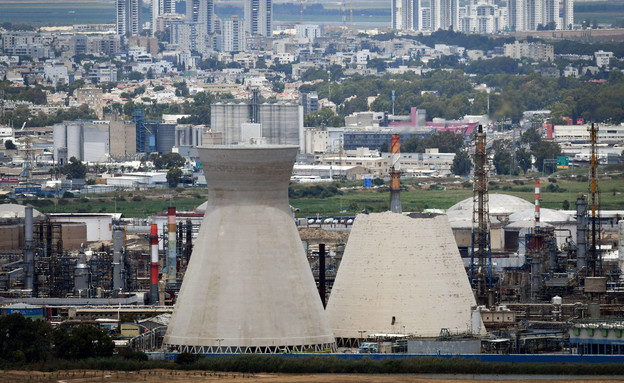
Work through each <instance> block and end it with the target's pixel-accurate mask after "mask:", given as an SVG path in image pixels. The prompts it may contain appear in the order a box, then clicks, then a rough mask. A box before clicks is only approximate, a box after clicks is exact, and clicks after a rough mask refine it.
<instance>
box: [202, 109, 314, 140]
mask: <svg viewBox="0 0 624 383" xmlns="http://www.w3.org/2000/svg"><path fill="white" fill-rule="evenodd" d="M256 115H257V119H256V117H255V116H256ZM249 122H252V123H256V124H261V125H262V129H261V132H262V133H261V134H262V137H264V138H265V139H266V143H267V144H270V145H298V146H299V148H301V149H303V148H304V134H303V107H302V106H301V105H298V104H290V103H286V104H284V103H261V104H257V105H254V104H253V103H235V102H215V103H213V104H212V105H211V117H210V123H211V124H210V126H211V129H212V131H213V132H221V133H223V143H224V144H227V145H229V144H237V143H248V142H243V141H245V140H244V138H245V134H244V132H243V127H244V126H245V124H247V123H249Z"/></svg>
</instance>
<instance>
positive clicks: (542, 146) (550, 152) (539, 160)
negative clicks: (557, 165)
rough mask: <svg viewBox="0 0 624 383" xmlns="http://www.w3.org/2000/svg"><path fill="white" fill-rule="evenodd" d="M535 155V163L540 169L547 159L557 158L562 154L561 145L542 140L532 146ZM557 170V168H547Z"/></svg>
mask: <svg viewBox="0 0 624 383" xmlns="http://www.w3.org/2000/svg"><path fill="white" fill-rule="evenodd" d="M531 149H532V152H533V156H534V157H535V165H536V166H537V168H538V169H540V168H542V167H543V164H544V160H545V159H553V160H554V159H556V158H557V157H558V156H560V155H561V147H560V146H559V144H557V143H556V142H549V141H540V142H539V143H537V144H534V145H533V146H532V147H531ZM545 170H555V169H545Z"/></svg>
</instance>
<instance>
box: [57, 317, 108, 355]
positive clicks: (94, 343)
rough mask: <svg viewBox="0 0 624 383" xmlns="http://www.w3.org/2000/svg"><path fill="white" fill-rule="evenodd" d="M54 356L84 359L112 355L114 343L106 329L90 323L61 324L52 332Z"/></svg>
mask: <svg viewBox="0 0 624 383" xmlns="http://www.w3.org/2000/svg"><path fill="white" fill-rule="evenodd" d="M54 345H55V347H54V350H55V353H56V356H57V357H59V358H63V359H86V358H97V357H108V356H112V355H113V350H114V348H115V343H113V340H112V339H111V337H110V336H108V334H107V332H106V330H103V329H99V328H97V327H95V326H91V325H78V326H76V327H73V328H71V327H69V326H65V325H64V326H61V327H59V328H58V329H56V330H55V332H54Z"/></svg>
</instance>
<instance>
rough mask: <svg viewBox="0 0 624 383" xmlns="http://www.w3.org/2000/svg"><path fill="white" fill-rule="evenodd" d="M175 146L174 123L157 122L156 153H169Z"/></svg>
mask: <svg viewBox="0 0 624 383" xmlns="http://www.w3.org/2000/svg"><path fill="white" fill-rule="evenodd" d="M174 146H175V124H159V125H158V131H157V132H156V151H157V152H158V153H163V154H166V153H171V149H172V148H173V147H174Z"/></svg>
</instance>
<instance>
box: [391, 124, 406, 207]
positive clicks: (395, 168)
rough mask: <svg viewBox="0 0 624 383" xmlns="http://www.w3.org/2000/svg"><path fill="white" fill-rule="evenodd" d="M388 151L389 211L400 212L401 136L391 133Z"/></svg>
mask: <svg viewBox="0 0 624 383" xmlns="http://www.w3.org/2000/svg"><path fill="white" fill-rule="evenodd" d="M390 153H391V154H392V156H391V160H392V170H391V171H390V211H391V212H393V213H402V212H403V208H402V207H401V163H400V159H401V137H400V136H399V135H398V134H394V135H392V139H391V140H390Z"/></svg>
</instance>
